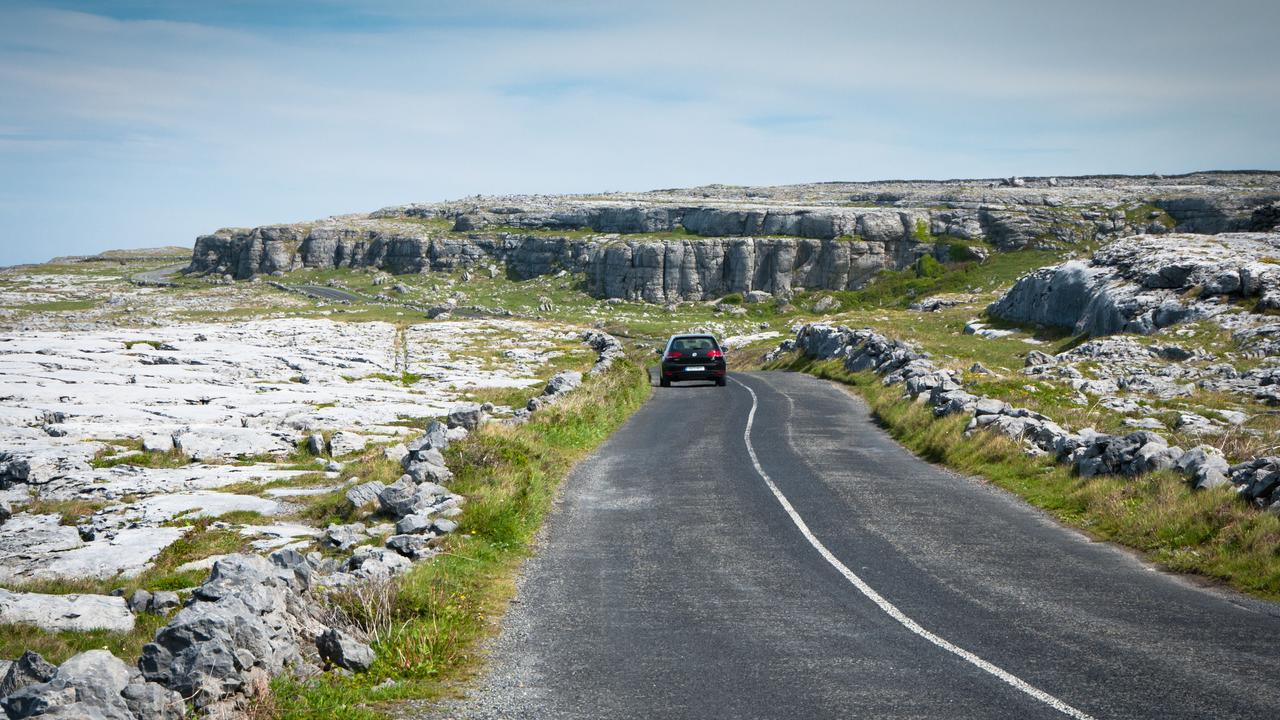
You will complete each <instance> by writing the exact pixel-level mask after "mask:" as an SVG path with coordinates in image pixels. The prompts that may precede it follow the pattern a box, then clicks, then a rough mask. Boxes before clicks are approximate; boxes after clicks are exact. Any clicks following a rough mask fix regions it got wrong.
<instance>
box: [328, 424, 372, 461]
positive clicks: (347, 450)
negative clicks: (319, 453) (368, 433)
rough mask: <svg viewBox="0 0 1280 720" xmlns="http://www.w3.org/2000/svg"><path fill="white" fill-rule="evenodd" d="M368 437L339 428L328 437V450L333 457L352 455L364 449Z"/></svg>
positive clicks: (367, 442)
mask: <svg viewBox="0 0 1280 720" xmlns="http://www.w3.org/2000/svg"><path fill="white" fill-rule="evenodd" d="M368 444H369V439H368V438H366V437H364V436H363V435H357V434H356V433H352V432H346V431H342V430H339V431H338V432H336V433H334V434H333V437H331V438H329V452H330V454H332V455H333V456H334V457H345V456H347V455H353V454H355V453H358V452H360V451H361V450H364V449H365V446H367V445H368Z"/></svg>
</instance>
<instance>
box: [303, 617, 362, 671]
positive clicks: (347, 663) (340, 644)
mask: <svg viewBox="0 0 1280 720" xmlns="http://www.w3.org/2000/svg"><path fill="white" fill-rule="evenodd" d="M316 649H317V650H318V651H319V652H320V657H321V658H322V659H323V660H324V661H325V662H327V663H329V664H330V665H333V666H336V667H340V668H343V669H345V670H350V671H352V672H365V671H367V670H368V669H369V668H370V667H372V666H373V661H374V654H373V648H371V647H369V646H368V645H365V644H364V643H362V642H358V641H357V640H356V639H355V638H353V637H351V636H350V635H348V634H346V633H344V632H342V631H341V630H337V629H335V628H329V629H328V630H326V631H324V632H323V633H320V635H319V637H317V638H316Z"/></svg>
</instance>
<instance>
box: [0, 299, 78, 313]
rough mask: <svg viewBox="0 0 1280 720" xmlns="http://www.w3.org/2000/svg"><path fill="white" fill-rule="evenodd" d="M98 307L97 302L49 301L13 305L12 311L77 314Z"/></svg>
mask: <svg viewBox="0 0 1280 720" xmlns="http://www.w3.org/2000/svg"><path fill="white" fill-rule="evenodd" d="M96 307H98V301H97V300H49V301H47V302H39V303H30V304H27V305H13V306H10V309H13V310H25V311H27V312H75V311H77V310H92V309H94V308H96Z"/></svg>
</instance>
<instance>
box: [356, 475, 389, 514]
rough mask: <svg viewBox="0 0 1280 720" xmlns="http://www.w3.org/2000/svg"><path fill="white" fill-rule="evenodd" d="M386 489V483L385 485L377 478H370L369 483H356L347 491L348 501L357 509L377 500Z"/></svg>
mask: <svg viewBox="0 0 1280 720" xmlns="http://www.w3.org/2000/svg"><path fill="white" fill-rule="evenodd" d="M385 489H386V485H383V484H382V483H381V482H378V481H377V480H370V481H369V482H367V483H361V484H359V485H355V486H353V487H351V488H350V489H349V490H347V492H346V498H347V502H349V503H351V507H354V508H356V509H359V508H362V507H364V506H366V505H369V504H370V503H373V502H375V501H377V499H378V495H380V494H381V493H382V491H383V490H385Z"/></svg>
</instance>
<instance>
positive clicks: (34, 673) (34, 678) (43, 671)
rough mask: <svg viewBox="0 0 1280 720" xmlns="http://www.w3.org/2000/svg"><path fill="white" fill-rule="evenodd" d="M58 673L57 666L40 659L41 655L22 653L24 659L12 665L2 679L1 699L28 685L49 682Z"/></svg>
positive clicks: (0, 679)
mask: <svg viewBox="0 0 1280 720" xmlns="http://www.w3.org/2000/svg"><path fill="white" fill-rule="evenodd" d="M57 671H58V668H57V666H56V665H53V664H52V663H50V662H48V661H46V660H45V659H44V658H43V657H40V654H39V653H34V652H31V651H30V650H28V651H26V652H24V653H22V657H20V658H18V659H17V660H16V661H14V662H13V663H11V664H10V665H9V669H8V670H7V671H5V674H4V675H3V676H2V677H0V698H2V697H5V696H6V695H9V694H11V693H14V692H17V691H18V690H21V689H22V688H24V687H27V686H28V685H37V684H39V683H45V682H49V681H50V680H52V679H53V676H54V673H56V672H57Z"/></svg>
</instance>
